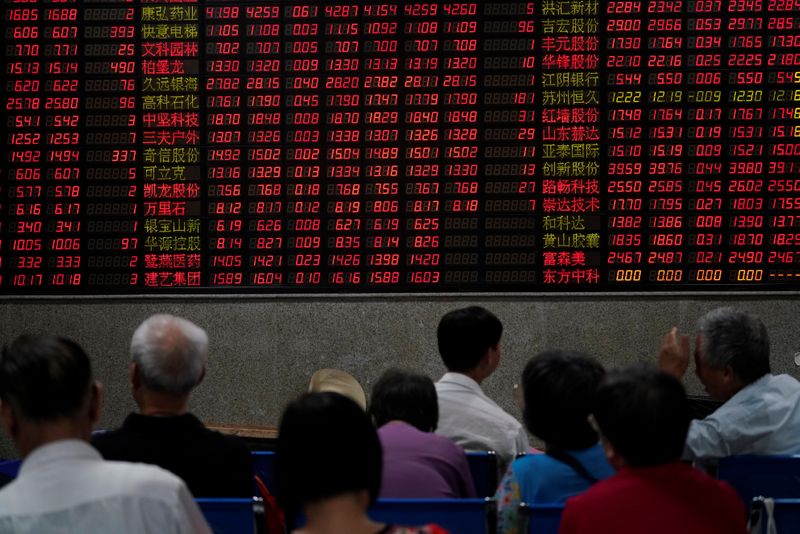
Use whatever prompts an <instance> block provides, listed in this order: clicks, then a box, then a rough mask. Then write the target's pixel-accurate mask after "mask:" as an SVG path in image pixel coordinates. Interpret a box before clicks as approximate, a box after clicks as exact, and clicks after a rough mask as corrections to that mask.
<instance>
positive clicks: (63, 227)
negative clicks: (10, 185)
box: [42, 2, 116, 287]
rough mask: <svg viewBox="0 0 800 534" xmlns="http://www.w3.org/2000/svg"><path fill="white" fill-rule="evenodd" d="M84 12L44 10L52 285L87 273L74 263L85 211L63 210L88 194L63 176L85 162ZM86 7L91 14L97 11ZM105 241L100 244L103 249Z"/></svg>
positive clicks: (74, 281)
mask: <svg viewBox="0 0 800 534" xmlns="http://www.w3.org/2000/svg"><path fill="white" fill-rule="evenodd" d="M78 11H79V10H78V8H77V6H76V5H75V3H73V2H70V3H65V2H59V3H58V4H46V5H45V6H44V9H43V10H42V12H43V19H44V37H45V39H44V49H43V57H45V58H46V63H45V69H46V75H45V80H44V91H43V94H44V100H45V102H44V109H45V115H44V119H45V130H44V142H45V146H46V147H47V149H46V152H45V160H46V164H47V166H46V167H45V169H46V171H45V172H46V176H45V195H46V197H47V203H46V212H47V215H48V221H47V225H46V228H45V232H46V234H48V240H47V246H46V248H47V249H48V251H49V258H48V260H47V266H48V268H49V269H48V270H49V275H48V279H47V280H46V284H47V285H48V286H52V287H73V286H80V284H81V274H80V273H79V272H76V271H75V267H74V266H75V264H76V263H77V264H78V265H79V264H80V256H81V252H83V251H85V250H86V247H85V243H83V242H82V241H81V237H80V230H81V221H80V218H79V217H80V214H79V210H78V209H67V210H62V209H59V208H61V207H62V206H63V205H64V204H67V205H68V206H70V207H77V206H79V205H80V204H81V199H82V198H83V196H84V195H83V194H82V191H81V189H82V187H81V183H80V182H79V181H77V178H78V177H77V176H75V178H73V179H71V180H65V179H64V174H63V173H64V172H69V171H71V170H72V169H74V168H75V167H74V166H78V165H80V161H81V159H82V157H81V156H82V154H81V152H82V151H81V150H80V147H81V144H82V142H84V141H85V139H82V138H81V132H80V129H81V111H82V108H83V106H82V105H81V104H82V103H81V99H80V98H79V97H78V95H77V87H78V78H77V76H78V75H79V72H80V64H79V63H78V60H77V58H78V49H79V44H78V43H79V40H80V35H79V33H78ZM86 11H87V13H88V12H90V11H91V10H86ZM115 103H116V102H115ZM57 173H61V176H60V178H61V179H58V178H56V174H57ZM98 244H99V243H98ZM103 244H105V243H103ZM103 244H99V245H101V247H102V245H103ZM109 248H110V247H109Z"/></svg>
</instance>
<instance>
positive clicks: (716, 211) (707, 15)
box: [653, 0, 730, 282]
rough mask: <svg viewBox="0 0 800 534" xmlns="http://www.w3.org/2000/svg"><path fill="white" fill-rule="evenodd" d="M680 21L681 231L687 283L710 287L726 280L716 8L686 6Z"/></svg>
mask: <svg viewBox="0 0 800 534" xmlns="http://www.w3.org/2000/svg"><path fill="white" fill-rule="evenodd" d="M653 1H655V0H653ZM659 1H661V0H659ZM673 6H674V2H665V3H664V9H665V10H672V9H673ZM685 16H686V23H687V29H688V33H687V36H686V40H687V42H686V51H685V63H686V68H685V73H686V104H685V106H684V111H685V113H686V115H687V117H686V119H687V123H686V134H685V135H686V142H685V143H684V144H685V147H686V150H687V156H688V157H687V169H686V173H685V176H686V180H687V183H688V186H689V187H688V191H687V194H686V201H687V206H686V211H685V212H684V213H685V217H684V220H682V221H681V225H682V228H683V230H682V232H684V233H685V235H686V237H687V239H688V249H687V254H688V257H687V260H688V264H689V266H690V270H689V273H688V278H689V279H690V280H692V279H694V280H692V281H698V282H700V281H702V282H714V281H718V279H719V278H720V277H719V274H720V273H719V270H720V269H721V270H722V271H723V272H722V275H723V276H722V278H723V280H724V279H725V278H726V273H725V271H726V270H727V269H726V267H727V265H726V264H727V259H728V258H727V257H725V256H726V249H727V244H726V243H725V242H724V235H725V228H726V227H727V221H725V215H723V213H724V212H723V210H724V209H725V195H726V193H727V192H728V191H729V187H730V183H729V180H728V179H727V177H728V175H727V172H726V171H727V169H726V168H725V159H726V158H725V152H724V150H723V143H722V120H723V116H722V92H723V89H722V82H723V68H724V63H723V59H722V31H723V29H724V26H723V18H724V17H723V11H722V2H721V0H686V15H685ZM715 279H716V280H715Z"/></svg>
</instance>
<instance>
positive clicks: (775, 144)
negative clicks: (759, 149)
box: [744, 0, 800, 283]
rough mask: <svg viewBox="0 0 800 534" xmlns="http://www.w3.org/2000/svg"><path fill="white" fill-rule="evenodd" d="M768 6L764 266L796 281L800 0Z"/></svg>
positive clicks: (772, 274) (774, 277)
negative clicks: (765, 251)
mask: <svg viewBox="0 0 800 534" xmlns="http://www.w3.org/2000/svg"><path fill="white" fill-rule="evenodd" d="M764 7H765V9H764V15H765V19H766V32H765V34H764V35H765V39H766V43H765V46H766V50H765V52H766V53H765V54H764V56H765V65H766V69H765V71H766V72H765V76H766V77H767V84H766V88H765V89H766V94H767V104H766V106H765V108H766V109H765V110H764V112H765V113H766V114H767V116H768V121H767V123H766V128H767V132H766V133H767V136H768V137H767V146H766V151H767V155H766V175H767V184H766V185H767V201H768V202H769V206H768V207H769V211H768V212H767V213H766V214H765V215H764V216H765V228H766V233H767V240H768V245H769V246H768V247H767V249H766V250H767V251H768V252H767V254H768V255H767V256H766V265H765V267H766V269H767V272H768V274H769V276H768V279H769V280H770V281H775V282H794V283H796V282H797V280H799V279H800V269H798V262H800V252H798V244H800V199H799V198H798V192H799V191H800V180H799V179H798V176H800V2H798V1H797V0H764ZM753 274H755V273H753ZM748 276H749V273H745V274H744V277H745V278H747V277H748ZM766 279H767V277H765V280H766ZM755 281H759V280H755Z"/></svg>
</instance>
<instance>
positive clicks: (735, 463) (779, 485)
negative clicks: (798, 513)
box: [717, 455, 800, 503]
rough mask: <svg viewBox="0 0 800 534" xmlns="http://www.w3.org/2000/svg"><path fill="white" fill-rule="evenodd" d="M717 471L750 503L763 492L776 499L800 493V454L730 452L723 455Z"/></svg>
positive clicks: (791, 496)
mask: <svg viewBox="0 0 800 534" xmlns="http://www.w3.org/2000/svg"><path fill="white" fill-rule="evenodd" d="M717 473H718V474H717V476H718V477H719V479H720V480H724V481H725V482H727V483H729V484H730V485H731V486H733V487H734V489H736V491H737V492H739V495H740V496H741V497H742V500H743V501H744V502H746V503H749V502H751V501H752V500H753V497H758V496H759V495H764V496H765V497H772V498H773V499H778V498H795V497H798V496H800V455H793V456H755V455H745V456H729V457H727V458H722V459H720V461H719V468H718V471H717Z"/></svg>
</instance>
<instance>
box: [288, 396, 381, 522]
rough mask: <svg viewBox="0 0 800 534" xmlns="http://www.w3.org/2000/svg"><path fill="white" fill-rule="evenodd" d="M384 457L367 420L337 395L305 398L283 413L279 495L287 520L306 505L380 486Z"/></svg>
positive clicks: (371, 493) (373, 494) (372, 497)
mask: <svg viewBox="0 0 800 534" xmlns="http://www.w3.org/2000/svg"><path fill="white" fill-rule="evenodd" d="M382 461H383V453H382V450H381V444H380V441H378V434H377V432H376V431H375V427H373V426H372V422H371V421H370V419H369V416H368V415H367V414H366V413H365V412H364V410H362V409H361V408H360V407H359V406H358V404H356V403H355V402H354V401H353V400H351V399H349V398H347V397H345V396H344V395H340V394H339V393H333V392H323V393H306V394H304V395H302V396H301V397H299V398H298V399H297V400H295V401H294V402H292V403H291V404H289V406H287V407H286V410H285V411H284V412H283V417H282V418H281V423H280V429H279V433H278V444H277V448H276V456H275V473H274V480H275V494H276V497H277V499H278V504H280V506H281V507H282V508H283V509H284V510H285V511H286V513H287V519H288V521H289V523H290V524H293V521H294V518H295V517H296V516H297V514H298V513H299V512H301V511H302V509H303V506H304V505H305V504H307V503H310V502H313V501H317V500H321V499H324V498H326V497H333V496H336V495H339V494H342V493H348V492H356V491H361V490H367V492H368V493H369V497H370V504H371V503H373V502H374V501H375V499H376V498H377V497H378V492H379V491H380V486H381V468H382Z"/></svg>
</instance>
